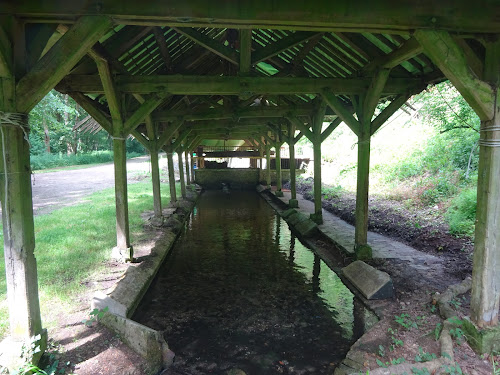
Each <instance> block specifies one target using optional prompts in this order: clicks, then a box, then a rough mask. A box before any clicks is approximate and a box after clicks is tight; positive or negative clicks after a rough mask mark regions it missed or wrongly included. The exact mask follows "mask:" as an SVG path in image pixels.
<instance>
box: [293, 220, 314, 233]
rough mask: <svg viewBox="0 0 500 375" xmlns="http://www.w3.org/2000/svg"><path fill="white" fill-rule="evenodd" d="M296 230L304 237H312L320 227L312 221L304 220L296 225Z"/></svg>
mask: <svg viewBox="0 0 500 375" xmlns="http://www.w3.org/2000/svg"><path fill="white" fill-rule="evenodd" d="M295 229H296V230H297V232H299V234H300V235H301V236H302V237H310V236H313V235H315V234H316V232H317V231H318V225H317V224H316V223H315V222H314V221H312V220H309V219H307V220H304V221H301V222H300V223H298V224H297V225H295Z"/></svg>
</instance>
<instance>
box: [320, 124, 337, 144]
mask: <svg viewBox="0 0 500 375" xmlns="http://www.w3.org/2000/svg"><path fill="white" fill-rule="evenodd" d="M341 122H342V119H340V118H336V119H335V120H333V121H332V122H331V123H330V125H328V127H327V128H326V129H325V130H324V131H323V133H321V143H323V142H324V141H325V139H327V138H328V137H329V136H330V134H332V133H333V131H334V130H335V129H337V126H339V125H340V123H341Z"/></svg>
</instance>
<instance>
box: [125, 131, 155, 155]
mask: <svg viewBox="0 0 500 375" xmlns="http://www.w3.org/2000/svg"><path fill="white" fill-rule="evenodd" d="M130 134H132V136H133V137H134V138H135V139H137V141H138V142H139V143H140V144H141V145H143V146H144V148H145V149H146V150H148V151H150V152H151V151H152V150H151V142H150V141H149V140H148V139H146V137H144V136H143V135H142V134H141V133H139V132H138V131H137V130H135V129H134V130H132V131H131V132H130Z"/></svg>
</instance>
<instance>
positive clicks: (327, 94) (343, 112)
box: [322, 90, 360, 136]
mask: <svg viewBox="0 0 500 375" xmlns="http://www.w3.org/2000/svg"><path fill="white" fill-rule="evenodd" d="M322 95H323V98H324V99H325V101H326V102H327V104H328V105H329V106H330V107H331V108H332V109H333V111H334V112H335V113H336V114H337V116H339V118H340V119H342V121H344V122H345V123H346V125H347V126H349V128H350V129H351V130H352V131H353V133H354V134H356V135H358V136H359V132H360V125H359V122H358V120H356V119H355V118H354V117H353V115H352V112H351V111H349V110H348V109H347V108H346V107H345V105H344V104H342V103H341V102H340V100H339V99H338V98H337V97H336V96H335V95H334V94H332V92H331V91H328V90H325V91H323V94H322Z"/></svg>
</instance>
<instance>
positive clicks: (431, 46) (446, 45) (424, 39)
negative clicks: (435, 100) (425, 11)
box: [415, 30, 494, 120]
mask: <svg viewBox="0 0 500 375" xmlns="http://www.w3.org/2000/svg"><path fill="white" fill-rule="evenodd" d="M415 38H416V39H417V40H418V42H419V43H420V44H421V45H422V47H423V48H424V51H425V53H426V54H427V55H428V56H429V57H430V58H431V60H432V61H433V62H434V64H436V65H437V66H438V68H439V69H440V70H441V71H442V72H443V73H444V74H445V76H446V77H447V78H448V79H449V80H450V81H451V83H453V85H454V86H455V87H456V88H457V90H458V91H459V92H460V94H462V96H463V97H464V99H465V100H466V101H467V103H469V105H470V106H471V107H472V109H474V111H475V112H476V113H477V115H478V116H479V118H480V119H481V120H491V119H492V118H493V114H494V93H493V90H492V88H491V86H490V85H489V84H488V83H486V82H483V81H481V80H479V79H478V78H477V77H476V76H475V75H474V74H473V73H472V70H471V69H470V67H469V65H468V64H467V59H466V57H465V54H464V52H463V50H462V49H461V48H460V47H459V46H458V45H457V43H456V42H455V41H454V40H453V38H452V37H451V36H450V34H449V33H448V32H446V31H437V30H417V31H415Z"/></svg>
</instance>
